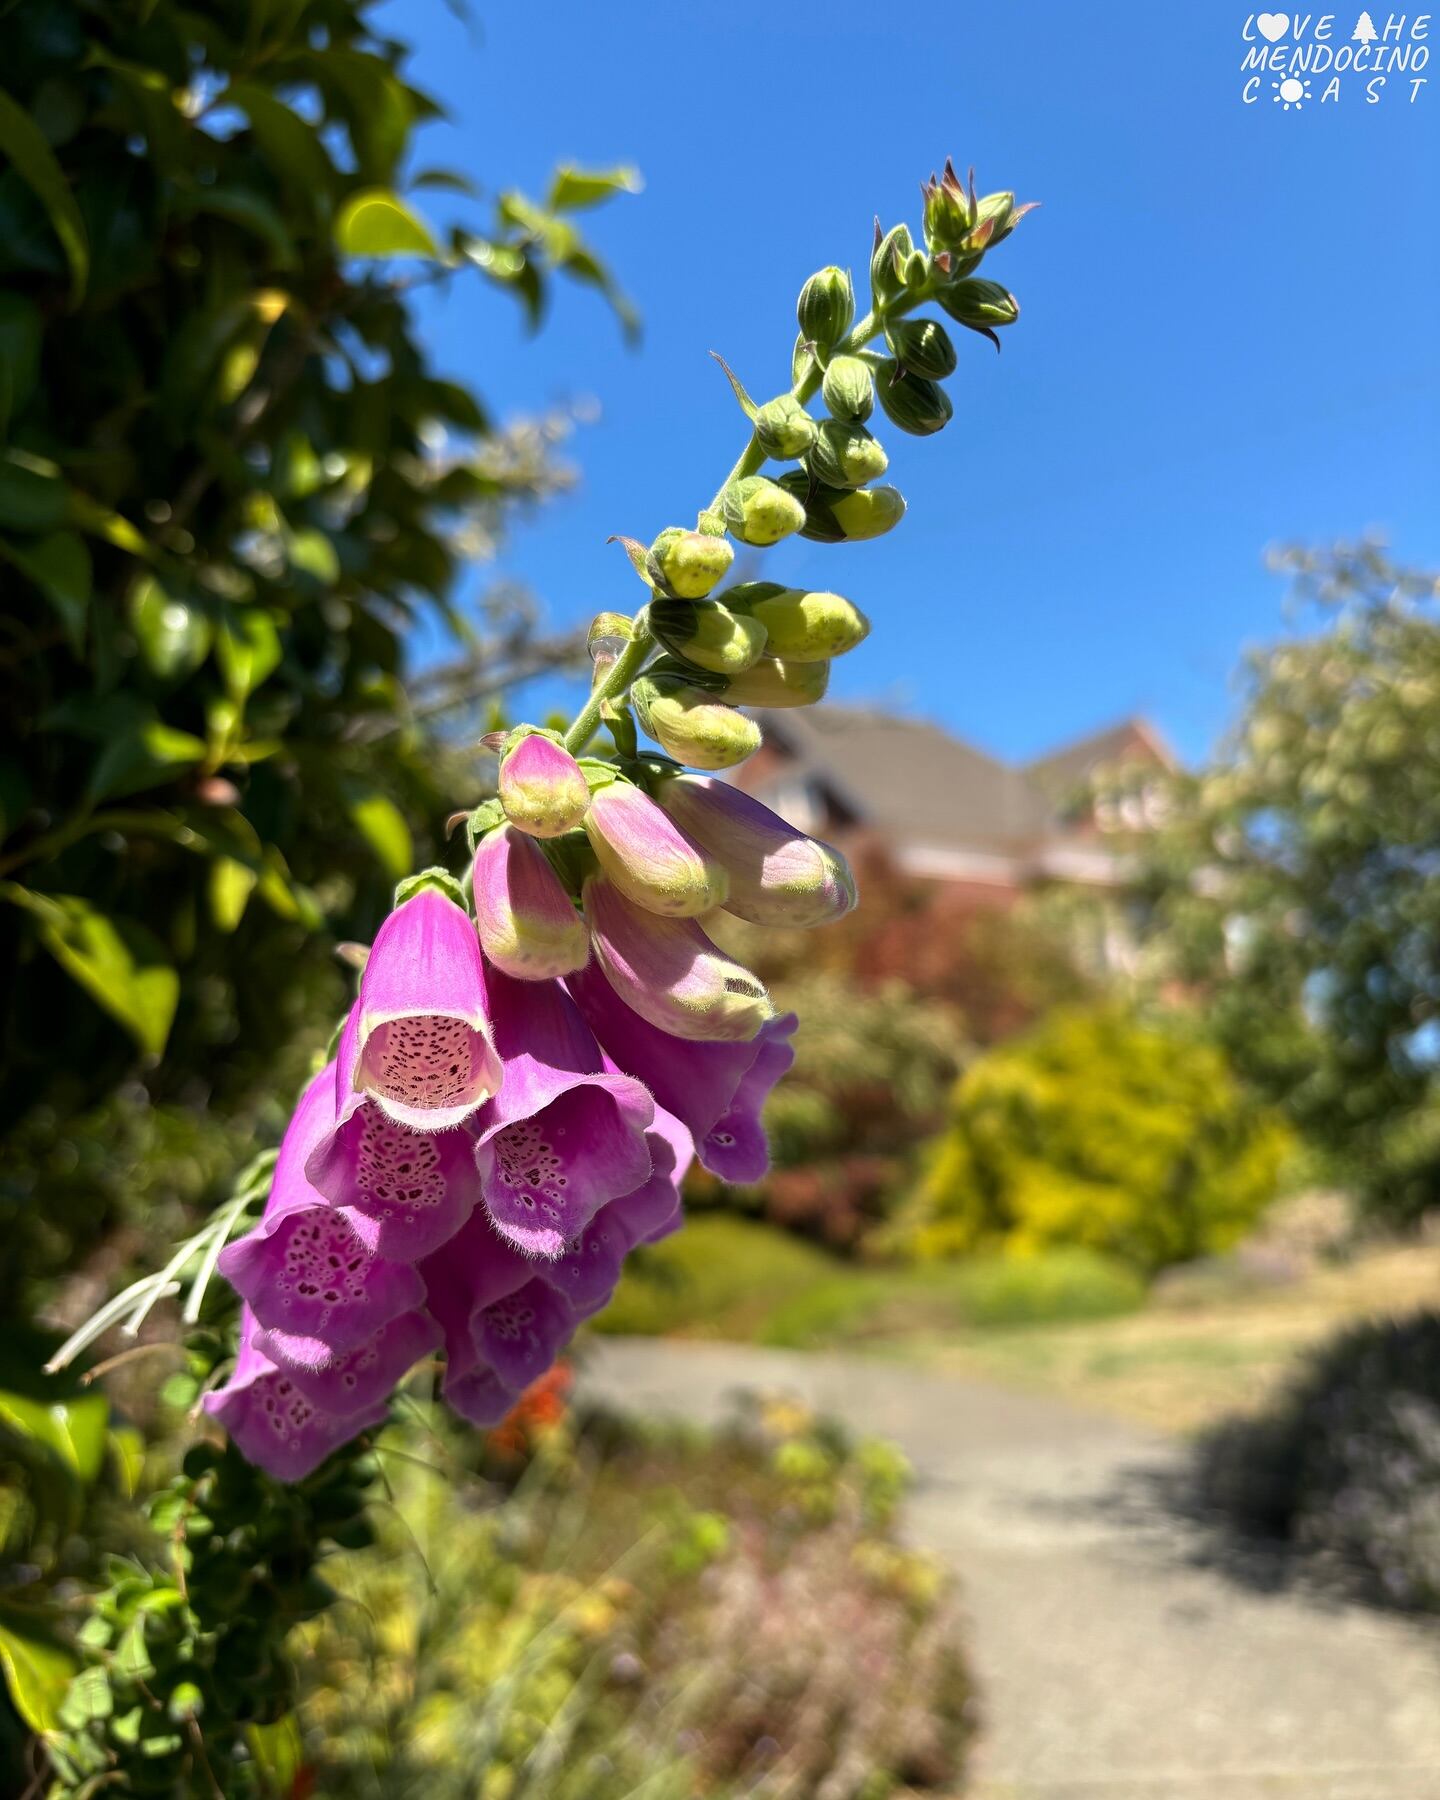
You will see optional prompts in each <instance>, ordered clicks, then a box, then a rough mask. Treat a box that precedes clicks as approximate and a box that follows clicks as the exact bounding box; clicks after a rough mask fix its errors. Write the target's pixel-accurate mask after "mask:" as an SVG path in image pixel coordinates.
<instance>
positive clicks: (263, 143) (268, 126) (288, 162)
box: [225, 81, 335, 207]
mask: <svg viewBox="0 0 1440 1800" xmlns="http://www.w3.org/2000/svg"><path fill="white" fill-rule="evenodd" d="M225 97H226V99H227V100H229V101H230V102H231V103H232V104H233V105H235V106H238V107H239V108H240V110H241V111H242V112H243V113H244V114H245V115H246V116H247V118H248V119H249V120H250V126H251V129H252V130H253V131H254V133H255V137H256V141H257V142H258V143H259V145H260V148H261V149H262V150H263V151H264V152H265V154H266V156H267V158H268V160H269V162H270V165H271V167H272V168H274V169H275V171H276V172H277V173H278V174H279V175H280V176H281V177H282V179H284V180H286V181H288V182H290V183H291V184H292V185H293V186H294V187H295V189H296V191H297V192H299V193H303V194H305V195H306V196H307V197H308V198H309V199H310V200H311V202H312V203H313V204H314V205H316V206H321V207H323V206H326V205H328V204H329V199H330V190H331V188H332V186H333V184H334V181H335V167H334V164H333V163H332V162H331V161H330V157H329V154H328V152H327V151H326V149H325V146H324V144H323V143H322V142H321V141H320V137H319V135H318V133H317V132H316V131H315V128H314V126H312V125H310V124H308V123H307V122H306V121H305V120H304V119H302V118H301V117H300V115H299V114H298V113H296V112H292V111H291V109H290V108H289V107H288V106H286V105H285V103H284V101H283V100H277V99H276V98H275V96H274V95H273V94H272V93H270V92H269V91H268V90H267V89H265V88H263V87H260V86H259V85H258V84H256V83H255V82H250V81H237V82H233V83H232V84H231V85H230V87H229V88H228V89H227V90H226V96H225Z"/></svg>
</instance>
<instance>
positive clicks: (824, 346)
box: [795, 263, 855, 350]
mask: <svg viewBox="0 0 1440 1800" xmlns="http://www.w3.org/2000/svg"><path fill="white" fill-rule="evenodd" d="M795 313H796V316H797V318H798V319H799V321H800V335H801V337H803V338H805V339H807V340H808V341H809V342H810V343H812V344H814V345H815V346H816V347H817V348H818V349H820V350H830V349H832V348H833V347H834V346H835V345H836V344H838V343H839V342H840V340H841V338H843V337H844V335H845V333H846V332H847V331H848V330H849V329H850V326H851V323H852V322H853V320H854V318H855V290H854V288H853V286H852V285H851V282H850V276H849V273H848V271H846V270H845V269H837V268H836V267H835V265H834V264H833V263H832V264H831V265H830V267H829V268H827V269H821V270H820V271H819V272H818V273H817V274H814V275H812V276H811V277H810V279H809V280H808V281H807V282H806V283H805V285H804V287H803V288H801V290H800V299H799V302H798V304H797V305H796V308H795Z"/></svg>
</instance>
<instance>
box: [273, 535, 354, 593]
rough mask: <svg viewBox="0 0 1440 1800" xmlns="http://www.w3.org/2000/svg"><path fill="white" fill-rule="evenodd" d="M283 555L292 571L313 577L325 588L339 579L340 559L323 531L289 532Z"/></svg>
mask: <svg viewBox="0 0 1440 1800" xmlns="http://www.w3.org/2000/svg"><path fill="white" fill-rule="evenodd" d="M285 554H286V556H287V558H288V559H289V562H290V567H291V568H292V569H299V570H300V572H301V573H302V574H304V575H313V576H314V577H315V579H316V580H317V581H319V582H323V583H324V584H325V585H326V586H327V587H328V586H330V585H331V584H332V583H334V582H336V581H338V580H339V579H340V558H339V557H338V556H337V555H336V553H335V546H334V544H332V543H331V541H330V539H329V538H328V537H327V536H326V535H325V533H324V532H323V531H294V532H291V534H290V536H289V538H288V539H287V540H286V543H285Z"/></svg>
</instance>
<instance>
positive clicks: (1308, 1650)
mask: <svg viewBox="0 0 1440 1800" xmlns="http://www.w3.org/2000/svg"><path fill="white" fill-rule="evenodd" d="M582 1386H583V1387H584V1388H585V1389H586V1390H588V1391H589V1392H591V1393H592V1394H595V1395H596V1396H598V1397H600V1398H603V1399H604V1400H606V1401H607V1402H609V1403H611V1404H619V1405H625V1406H633V1407H635V1408H638V1409H643V1410H646V1411H650V1410H655V1411H665V1412H683V1413H684V1414H686V1415H687V1416H689V1417H692V1418H697V1419H715V1418H719V1417H722V1416H724V1415H725V1414H726V1412H727V1411H728V1407H729V1396H730V1395H731V1394H733V1393H734V1392H735V1391H736V1390H737V1389H743V1388H751V1389H755V1388H759V1389H765V1390H772V1389H781V1390H785V1391H788V1392H791V1393H794V1394H796V1395H797V1396H798V1397H800V1398H801V1399H803V1400H804V1401H806V1402H807V1403H808V1404H810V1405H813V1406H815V1407H817V1408H819V1409H821V1410H823V1411H826V1412H829V1413H832V1414H834V1415H836V1416H838V1417H839V1418H842V1419H844V1420H846V1421H847V1422H848V1423H849V1424H850V1425H852V1426H853V1427H854V1428H856V1429H857V1430H860V1431H864V1432H874V1433H883V1434H884V1435H885V1436H886V1437H889V1438H892V1439H894V1440H895V1441H896V1442H897V1443H899V1444H900V1445H901V1446H902V1447H903V1448H904V1450H905V1451H906V1453H907V1454H908V1455H909V1457H910V1458H911V1460H912V1461H913V1463H914V1464H915V1467H916V1470H917V1473H918V1477H919V1479H918V1482H917V1486H916V1491H915V1493H914V1494H913V1496H912V1499H911V1502H910V1505H909V1508H908V1514H907V1519H908V1527H909V1530H910V1533H911V1536H912V1537H913V1539H914V1540H915V1541H916V1542H917V1543H919V1544H923V1545H925V1546H927V1547H928V1548H930V1549H933V1550H936V1551H938V1552H940V1553H942V1554H944V1555H945V1556H947V1557H948V1558H949V1559H950V1560H951V1561H952V1562H953V1563H954V1565H955V1567H956V1569H957V1570H958V1571H959V1573H960V1576H961V1577H962V1580H963V1584H964V1598H965V1603H966V1609H967V1611H968V1613H969V1617H970V1653H971V1661H972V1664H973V1666H974V1670H975V1674H976V1677H977V1680H978V1682H979V1685H980V1688H981V1701H982V1708H983V1715H984V1732H983V1736H982V1742H981V1745H980V1748H979V1751H978V1753H977V1757H976V1762H975V1769H974V1775H975V1779H974V1783H973V1785H972V1787H971V1788H970V1789H969V1790H968V1793H967V1797H966V1800H1440V1634H1436V1633H1434V1632H1433V1631H1430V1632H1427V1631H1425V1630H1424V1629H1422V1628H1421V1627H1419V1626H1415V1625H1412V1624H1410V1623H1409V1622H1408V1621H1405V1620H1401V1619H1397V1618H1394V1617H1389V1616H1387V1615H1385V1614H1383V1613H1378V1612H1374V1611H1371V1610H1369V1609H1368V1608H1365V1607H1362V1606H1356V1605H1349V1604H1344V1603H1340V1602H1336V1601H1334V1600H1327V1599H1324V1598H1321V1597H1318V1596H1316V1595H1313V1594H1309V1593H1307V1592H1305V1591H1304V1590H1303V1589H1299V1588H1296V1587H1294V1586H1287V1585H1286V1584H1285V1583H1284V1581H1283V1578H1282V1569H1281V1566H1280V1565H1279V1564H1277V1563H1274V1562H1272V1563H1270V1564H1269V1565H1268V1566H1267V1565H1266V1564H1264V1563H1242V1564H1239V1565H1237V1566H1233V1567H1219V1566H1215V1564H1214V1562H1213V1559H1212V1558H1211V1556H1210V1549H1209V1546H1208V1543H1207V1540H1206V1539H1205V1538H1204V1537H1203V1536H1202V1535H1201V1534H1200V1533H1199V1532H1197V1531H1196V1530H1195V1528H1194V1527H1193V1526H1191V1525H1189V1524H1187V1523H1186V1522H1184V1521H1183V1520H1182V1519H1180V1518H1178V1517H1177V1516H1176V1515H1175V1514H1174V1513H1173V1512H1172V1511H1171V1510H1170V1508H1168V1507H1167V1505H1166V1503H1165V1495H1166V1493H1167V1491H1173V1485H1172V1484H1173V1483H1174V1482H1175V1480H1176V1478H1177V1475H1178V1473H1179V1471H1180V1470H1181V1468H1182V1466H1183V1456H1184V1452H1183V1448H1182V1447H1181V1446H1180V1445H1178V1444H1177V1443H1175V1442H1173V1441H1170V1440H1167V1439H1165V1438H1163V1437H1159V1436H1155V1435H1151V1434H1148V1433H1146V1432H1144V1431H1141V1430H1138V1429H1136V1428H1134V1427H1131V1426H1129V1425H1125V1424H1122V1423H1119V1422H1117V1421H1115V1420H1112V1419H1108V1418H1103V1417H1100V1416H1098V1415H1092V1414H1088V1413H1083V1412H1080V1411H1078V1410H1077V1409H1075V1408H1074V1407H1071V1406H1068V1405H1065V1404H1063V1403H1061V1402H1057V1401H1053V1400H1048V1399H1045V1398H1042V1397H1039V1396H1035V1395H1029V1394H1019V1393H1013V1392H1011V1391H1009V1390H1006V1389H1001V1388H996V1387H991V1386H988V1385H984V1384H981V1383H977V1382H969V1381H959V1380H951V1379H948V1378H945V1377H942V1376H935V1375H924V1374H920V1373H917V1372H915V1371H913V1370H910V1369H906V1368H903V1367H900V1366H898V1365H895V1364H890V1363H884V1362H878V1361H871V1360H868V1359H860V1358H847V1357H841V1356H830V1355H814V1356H810V1355H806V1354H804V1353H800V1352H793V1351H779V1350H758V1349H751V1348H748V1347H745V1346H741V1345H730V1344H689V1343H677V1342H670V1341H660V1340H654V1339H617V1338H603V1339H599V1340H596V1341H594V1342H593V1344H592V1345H591V1347H590V1350H589V1352H588V1353H587V1361H586V1364H585V1368H584V1373H583V1376H582Z"/></svg>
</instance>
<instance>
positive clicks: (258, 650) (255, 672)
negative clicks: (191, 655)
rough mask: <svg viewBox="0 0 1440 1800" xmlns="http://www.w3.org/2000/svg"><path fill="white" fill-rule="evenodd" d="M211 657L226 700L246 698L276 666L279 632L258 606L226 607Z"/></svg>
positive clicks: (279, 645) (277, 661) (272, 621)
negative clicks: (218, 672) (221, 676)
mask: <svg viewBox="0 0 1440 1800" xmlns="http://www.w3.org/2000/svg"><path fill="white" fill-rule="evenodd" d="M215 655H216V658H217V660H218V661H219V664H220V673H221V674H222V675H223V676H224V678H225V686H226V688H227V689H228V691H229V693H230V697H231V698H232V699H233V700H236V701H241V700H246V699H248V698H249V696H250V695H251V694H253V693H254V692H255V690H256V688H258V687H259V686H260V684H261V683H262V682H263V681H265V680H266V679H267V678H268V677H269V676H270V675H272V674H274V672H275V670H276V668H277V667H278V666H279V663H280V656H281V644H280V633H279V631H278V630H277V629H276V625H275V621H274V619H272V618H271V616H270V614H269V613H267V612H264V611H262V610H261V609H260V608H259V607H258V606H232V607H229V608H227V610H226V613H225V617H224V619H223V621H222V623H221V626H220V634H219V636H218V637H217V638H216V640H215Z"/></svg>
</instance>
